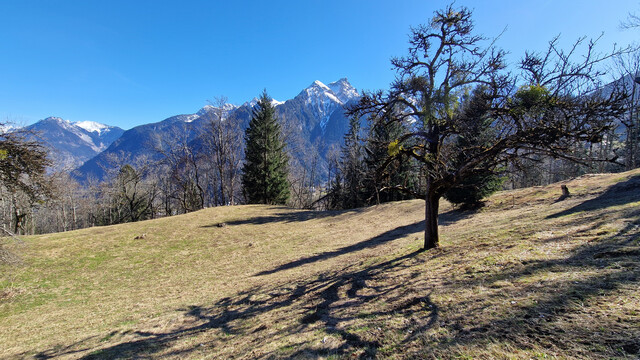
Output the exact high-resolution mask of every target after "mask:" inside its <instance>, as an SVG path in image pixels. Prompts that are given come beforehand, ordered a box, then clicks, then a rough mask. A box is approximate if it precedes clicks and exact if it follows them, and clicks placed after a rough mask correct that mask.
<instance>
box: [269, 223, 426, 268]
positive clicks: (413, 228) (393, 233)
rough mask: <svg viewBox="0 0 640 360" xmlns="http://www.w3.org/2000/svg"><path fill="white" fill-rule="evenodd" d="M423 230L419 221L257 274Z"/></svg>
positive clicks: (350, 250)
mask: <svg viewBox="0 0 640 360" xmlns="http://www.w3.org/2000/svg"><path fill="white" fill-rule="evenodd" d="M421 228H424V221H419V222H416V223H413V224H410V225H405V226H400V227H397V228H395V229H393V230H389V231H386V232H384V233H382V234H380V235H378V236H375V237H372V238H371V239H369V240H365V241H362V242H359V243H355V244H353V245H349V246H345V247H342V248H339V249H337V250H333V251H325V252H323V253H320V254H316V255H313V256H309V257H304V258H301V259H298V260H295V261H292V262H289V263H286V264H283V265H280V266H278V267H276V268H274V269H271V270H265V271H261V272H259V273H257V274H256V276H261V275H269V274H273V273H276V272H279V271H283V270H289V269H293V268H296V267H298V266H302V265H305V264H311V263H314V262H317V261H322V260H327V259H329V258H332V257H335V256H340V255H344V254H348V253H351V252H354V251H360V250H364V249H366V248H373V247H376V246H379V245H382V244H384V243H387V242H390V241H393V240H397V239H399V238H401V237H403V236H405V235H407V234H412V233H415V232H417V231H420V229H421Z"/></svg>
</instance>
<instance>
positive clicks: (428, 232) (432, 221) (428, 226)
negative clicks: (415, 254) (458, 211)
mask: <svg viewBox="0 0 640 360" xmlns="http://www.w3.org/2000/svg"><path fill="white" fill-rule="evenodd" d="M429 188H430V186H429V184H427V195H426V196H425V214H424V218H425V229H424V250H429V249H434V248H437V247H438V246H439V245H440V241H439V238H438V207H439V205H440V197H439V196H438V195H436V194H434V193H433V191H430V189H429Z"/></svg>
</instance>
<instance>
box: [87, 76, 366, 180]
mask: <svg viewBox="0 0 640 360" xmlns="http://www.w3.org/2000/svg"><path fill="white" fill-rule="evenodd" d="M359 97H360V95H359V94H358V92H357V91H356V90H355V88H354V87H353V86H351V84H350V83H349V82H348V81H347V79H340V80H338V81H336V82H332V83H330V84H329V85H325V84H323V83H322V82H320V81H314V82H313V83H312V84H311V85H310V86H309V87H307V88H306V89H304V90H302V91H301V92H300V93H299V94H298V95H297V96H295V97H294V98H293V99H290V100H287V101H284V102H281V101H277V100H273V101H272V105H273V106H274V107H275V111H276V116H277V117H278V118H279V119H280V120H281V121H282V122H284V123H286V126H287V127H288V128H289V129H295V131H289V132H290V133H294V134H295V136H296V139H295V141H296V142H297V148H296V149H291V152H292V153H291V155H292V157H293V159H292V160H293V161H299V162H300V163H302V164H303V166H304V165H305V164H304V163H305V160H304V159H303V158H304V157H305V154H303V153H302V152H301V149H305V148H311V147H315V149H317V150H318V151H319V153H320V156H321V158H322V159H321V162H322V161H324V156H325V155H326V152H327V150H328V149H329V148H331V147H332V146H336V145H339V144H341V142H342V140H343V136H344V134H345V132H346V131H347V128H348V124H349V121H348V119H347V118H346V116H345V114H344V106H345V105H347V104H348V103H349V102H351V101H356V100H357V99H359ZM256 103H257V98H254V99H253V100H251V101H247V102H245V103H244V104H243V105H241V106H235V105H230V104H227V105H225V106H224V107H223V111H224V113H223V117H225V118H228V117H234V118H236V119H238V120H239V121H240V123H241V124H242V126H243V127H246V126H248V124H249V121H250V120H251V113H252V109H253V107H254V106H255V105H256ZM217 111H218V108H216V107H214V106H212V105H206V106H204V107H203V108H202V109H199V110H198V111H197V112H195V113H193V114H185V115H176V116H172V117H170V118H167V119H165V120H162V121H160V122H157V123H152V124H145V125H140V126H137V127H135V128H133V129H130V130H127V131H125V132H124V133H123V134H122V136H121V137H120V138H119V139H118V140H116V141H114V142H113V143H112V144H111V145H110V146H109V147H108V148H107V149H106V150H105V151H103V152H102V153H100V154H99V155H97V156H96V157H94V158H92V159H90V160H89V161H87V162H86V163H85V164H83V165H82V166H81V167H79V168H78V169H77V172H76V174H77V176H78V178H80V179H83V178H87V177H88V176H89V175H91V176H92V177H95V178H98V179H101V178H102V177H103V176H104V168H105V165H106V164H107V162H108V160H109V158H110V157H113V156H112V155H114V154H117V155H118V156H126V157H127V158H129V159H131V160H132V161H135V159H142V158H144V159H149V161H151V160H153V159H158V158H159V157H160V156H161V155H160V154H159V153H158V151H157V149H158V148H160V147H162V146H163V145H162V144H163V143H164V144H167V143H170V142H172V141H174V142H175V141H176V138H177V137H180V138H181V140H183V141H188V142H191V143H197V142H198V141H199V139H198V135H200V134H202V133H203V129H204V127H205V126H206V125H207V122H208V120H209V119H210V118H211V116H217ZM321 166H322V165H321Z"/></svg>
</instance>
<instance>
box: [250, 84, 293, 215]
mask: <svg viewBox="0 0 640 360" xmlns="http://www.w3.org/2000/svg"><path fill="white" fill-rule="evenodd" d="M245 142H246V150H245V164H244V168H243V177H242V186H243V188H244V193H245V196H246V197H247V202H248V203H250V204H271V205H275V204H285V203H286V202H287V200H288V199H289V195H290V190H289V180H288V179H287V176H288V162H289V158H288V156H287V153H286V152H285V143H284V141H283V139H282V130H281V127H280V124H279V123H278V119H276V116H275V109H274V108H273V105H271V98H270V97H269V95H267V91H266V90H265V91H263V93H262V96H261V97H260V99H259V100H258V104H257V105H256V106H255V107H254V109H253V116H252V118H251V122H249V127H248V128H247V130H246V132H245Z"/></svg>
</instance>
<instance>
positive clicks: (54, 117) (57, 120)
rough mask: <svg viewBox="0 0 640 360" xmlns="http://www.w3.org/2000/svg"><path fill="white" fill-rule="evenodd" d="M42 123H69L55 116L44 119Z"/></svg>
mask: <svg viewBox="0 0 640 360" xmlns="http://www.w3.org/2000/svg"><path fill="white" fill-rule="evenodd" d="M42 121H55V122H59V123H64V122H67V123H68V122H69V121H68V120H64V119H63V118H60V117H57V116H49V117H47V118H44V119H43V120H42Z"/></svg>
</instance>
